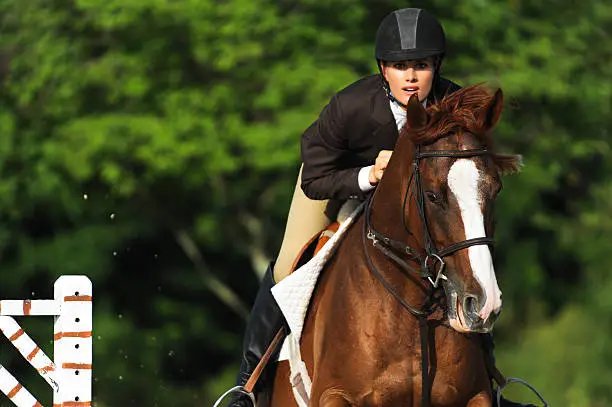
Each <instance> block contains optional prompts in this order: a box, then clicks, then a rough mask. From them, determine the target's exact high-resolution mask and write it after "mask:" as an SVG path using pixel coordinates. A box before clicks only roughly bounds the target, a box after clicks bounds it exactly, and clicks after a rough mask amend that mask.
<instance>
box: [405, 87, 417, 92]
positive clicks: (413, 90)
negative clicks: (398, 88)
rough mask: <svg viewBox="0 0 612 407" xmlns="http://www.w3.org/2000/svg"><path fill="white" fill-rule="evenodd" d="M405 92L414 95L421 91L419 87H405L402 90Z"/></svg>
mask: <svg viewBox="0 0 612 407" xmlns="http://www.w3.org/2000/svg"><path fill="white" fill-rule="evenodd" d="M402 90H403V91H404V92H409V93H414V92H418V91H419V87H418V86H405V87H403V88H402Z"/></svg>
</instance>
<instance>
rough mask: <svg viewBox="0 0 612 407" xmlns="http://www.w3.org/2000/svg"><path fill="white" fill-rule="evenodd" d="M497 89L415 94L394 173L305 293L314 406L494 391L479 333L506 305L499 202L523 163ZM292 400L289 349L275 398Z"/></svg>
mask: <svg viewBox="0 0 612 407" xmlns="http://www.w3.org/2000/svg"><path fill="white" fill-rule="evenodd" d="M502 103H503V97H502V92H501V90H498V91H497V92H495V93H494V94H492V93H491V92H490V91H488V90H487V89H486V88H484V87H482V86H478V85H476V86H471V87H467V88H464V89H461V90H459V91H457V92H455V93H453V94H451V95H449V96H447V97H446V98H444V99H443V100H442V101H440V103H439V104H437V105H433V106H431V107H428V108H427V109H425V108H424V107H423V106H422V104H421V103H420V102H419V101H418V99H417V98H416V96H413V97H411V99H410V100H409V103H408V109H407V123H406V125H405V126H404V128H403V129H402V131H401V132H400V136H399V139H398V141H397V144H396V146H395V150H394V152H393V155H392V157H391V160H390V161H389V165H388V167H387V169H386V170H385V175H384V177H383V179H382V180H381V182H380V184H379V185H378V187H377V189H376V191H375V193H374V194H373V196H372V197H371V199H370V200H369V201H368V202H367V206H366V209H365V214H364V216H361V217H360V219H359V220H358V221H357V222H356V223H355V224H354V225H353V226H352V227H351V229H350V230H349V231H348V232H347V234H346V235H345V237H344V239H343V241H342V243H341V245H340V246H339V248H338V250H337V252H336V254H335V255H334V257H333V258H332V259H331V260H330V262H329V263H328V264H327V265H326V267H325V269H324V271H323V272H322V274H321V276H320V279H319V282H318V284H317V287H316V290H315V292H314V294H313V297H312V300H311V303H310V306H309V311H308V314H307V318H306V322H305V326H304V331H303V334H302V337H301V352H302V357H303V360H304V362H305V363H306V366H307V368H308V372H309V375H310V377H311V378H312V391H311V397H310V406H312V407H319V406H320V407H348V406H359V407H366V406H372V407H373V406H402V407H411V406H425V405H431V406H435V407H459V406H461V407H463V406H469V407H480V406H483V407H484V406H491V405H492V403H491V393H492V389H491V383H490V380H489V374H488V372H487V369H486V365H485V354H484V352H483V348H482V343H481V340H482V336H481V335H479V334H480V333H486V332H489V331H490V330H491V328H492V326H493V323H494V321H495V319H496V318H497V317H498V315H499V313H500V311H501V305H502V301H501V292H500V290H499V287H498V285H497V280H496V277H495V272H494V268H493V263H492V257H491V252H490V250H489V246H490V245H492V243H493V239H492V237H493V227H492V213H493V203H494V200H495V198H496V196H497V194H498V192H499V191H500V189H501V181H500V176H501V174H502V173H505V172H515V171H518V168H519V164H520V163H519V157H518V156H507V155H500V154H496V153H495V152H494V151H493V146H492V142H491V139H490V137H489V136H488V133H489V131H490V130H491V128H493V126H495V124H496V123H497V121H498V120H499V117H500V114H501V110H502ZM442 288H443V290H442ZM296 405H297V404H296V402H295V400H294V398H293V394H292V392H291V389H290V385H289V379H288V364H287V362H281V363H280V364H279V366H278V369H277V371H276V376H275V379H274V387H273V393H272V395H271V406H272V407H288V406H296Z"/></svg>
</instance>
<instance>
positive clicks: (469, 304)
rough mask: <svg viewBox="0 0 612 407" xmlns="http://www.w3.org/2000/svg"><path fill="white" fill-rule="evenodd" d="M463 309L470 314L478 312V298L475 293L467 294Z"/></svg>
mask: <svg viewBox="0 0 612 407" xmlns="http://www.w3.org/2000/svg"><path fill="white" fill-rule="evenodd" d="M463 309H464V310H465V312H466V313H468V314H478V298H476V296H474V295H466V296H465V299H464V300H463Z"/></svg>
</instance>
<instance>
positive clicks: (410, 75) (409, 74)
mask: <svg viewBox="0 0 612 407" xmlns="http://www.w3.org/2000/svg"><path fill="white" fill-rule="evenodd" d="M406 80H407V81H408V82H416V81H417V80H418V78H417V75H416V71H415V70H414V69H412V68H408V70H407V71H406Z"/></svg>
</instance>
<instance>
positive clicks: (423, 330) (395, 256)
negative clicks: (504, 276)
mask: <svg viewBox="0 0 612 407" xmlns="http://www.w3.org/2000/svg"><path fill="white" fill-rule="evenodd" d="M488 154H489V152H488V151H487V150H486V149H471V150H423V151H421V146H420V145H417V146H416V151H415V155H414V160H413V163H412V168H413V170H412V174H411V175H410V179H409V180H408V186H407V187H406V192H405V193H404V200H403V204H402V224H403V226H404V229H405V230H406V231H407V232H408V234H410V235H412V232H410V230H409V229H408V226H407V223H406V210H405V209H406V202H407V201H408V199H409V192H410V187H411V185H412V183H413V181H414V183H415V187H416V191H417V197H416V203H417V207H418V211H419V216H420V218H421V222H422V224H423V241H424V243H425V244H424V246H425V247H424V248H423V250H424V251H425V254H424V255H423V254H422V252H421V251H419V250H417V249H415V248H413V247H411V246H410V245H408V244H406V243H403V242H400V241H398V240H394V239H391V238H390V237H387V236H385V235H383V234H382V233H380V232H378V231H376V229H374V227H373V226H372V204H373V202H374V198H375V197H376V193H377V192H378V188H377V190H376V191H374V193H373V194H372V195H371V196H370V199H369V200H368V202H367V206H366V209H365V219H364V223H363V236H362V240H363V245H364V253H365V257H366V259H367V264H368V268H369V270H370V271H371V272H372V274H374V276H375V277H376V278H377V279H378V281H379V282H380V283H381V284H382V285H383V287H384V288H385V289H386V290H387V291H388V292H389V293H390V294H391V295H392V296H393V297H394V298H395V299H396V300H397V301H398V302H399V303H400V305H401V306H402V307H404V308H405V309H406V310H408V311H409V312H410V313H411V314H412V315H413V316H415V317H416V318H417V319H418V320H419V331H420V340H421V375H422V381H421V383H422V392H421V407H427V406H429V405H430V392H431V384H432V381H433V379H431V378H430V377H429V324H428V317H429V316H430V315H431V314H432V313H433V312H434V311H435V310H436V306H437V305H439V304H440V299H441V298H442V297H443V294H442V293H440V290H439V288H440V280H446V279H447V277H446V276H445V275H444V274H443V272H444V267H445V265H446V263H445V262H444V260H443V259H444V257H447V256H450V255H452V254H454V253H456V252H457V251H459V250H462V249H465V248H468V247H470V246H476V245H483V244H486V245H493V244H494V240H493V239H492V238H489V237H478V238H474V239H466V240H463V241H461V242H457V243H453V244H450V245H448V246H446V247H444V248H442V249H437V248H436V246H435V244H434V242H433V239H432V238H431V234H430V232H429V229H428V227H427V219H426V216H425V196H424V193H423V185H422V182H421V172H420V168H419V167H420V162H421V160H422V159H424V158H440V157H450V158H466V157H476V156H483V155H488ZM368 240H370V241H371V243H372V246H373V247H375V248H376V249H377V250H379V251H380V252H381V253H382V254H383V255H384V256H385V257H387V258H388V259H390V260H392V261H393V262H395V263H396V264H398V265H399V266H400V267H401V268H402V269H403V270H404V271H406V272H407V273H408V274H414V275H415V276H417V277H418V278H421V279H425V280H426V281H429V282H430V283H431V286H430V287H424V290H425V293H426V299H425V303H424V305H423V306H422V307H421V308H417V307H415V306H413V305H410V304H409V303H408V302H407V301H406V300H405V299H404V298H403V297H402V296H401V295H400V294H399V293H398V292H397V291H396V290H395V289H393V287H392V286H391V284H389V282H388V281H387V280H386V279H385V278H384V276H383V275H382V274H381V273H380V271H379V270H378V269H377V268H376V266H375V265H374V262H373V260H372V258H371V257H370V254H369V252H368V250H367V248H368ZM403 257H404V258H405V257H407V258H408V259H409V261H412V262H415V263H417V264H419V265H420V270H417V269H415V268H414V267H413V266H411V265H410V264H409V263H408V261H406V260H405V259H404V258H403ZM430 260H431V262H430ZM436 261H438V262H439V267H438V269H437V270H436V269H435V263H436Z"/></svg>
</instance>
